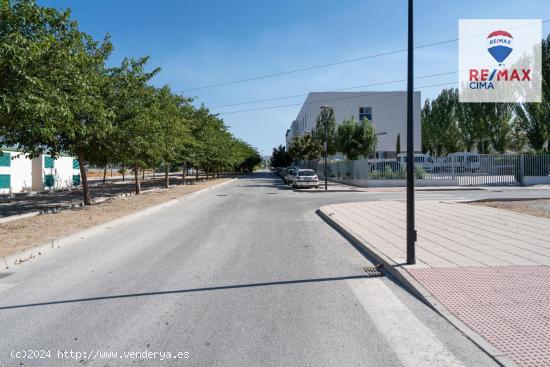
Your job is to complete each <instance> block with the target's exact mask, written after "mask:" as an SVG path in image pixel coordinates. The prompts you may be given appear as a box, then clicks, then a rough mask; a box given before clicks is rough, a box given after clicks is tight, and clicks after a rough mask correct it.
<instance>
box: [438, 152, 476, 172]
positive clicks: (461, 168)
mask: <svg viewBox="0 0 550 367" xmlns="http://www.w3.org/2000/svg"><path fill="white" fill-rule="evenodd" d="M446 165H447V166H449V167H452V166H453V165H454V167H455V169H456V170H457V172H478V171H479V169H480V168H481V157H480V155H479V154H478V153H471V152H459V153H451V154H449V155H447V159H446Z"/></svg>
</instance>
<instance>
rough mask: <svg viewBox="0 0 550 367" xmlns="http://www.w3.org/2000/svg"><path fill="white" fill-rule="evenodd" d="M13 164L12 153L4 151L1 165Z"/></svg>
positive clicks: (0, 159)
mask: <svg viewBox="0 0 550 367" xmlns="http://www.w3.org/2000/svg"><path fill="white" fill-rule="evenodd" d="M10 165H11V154H10V153H2V155H0V167H9V166H10Z"/></svg>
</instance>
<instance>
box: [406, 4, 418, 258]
mask: <svg viewBox="0 0 550 367" xmlns="http://www.w3.org/2000/svg"><path fill="white" fill-rule="evenodd" d="M408 13H409V14H408V23H409V24H408V48H407V59H408V60H407V264H409V265H412V264H415V263H416V258H415V242H416V229H415V226H414V139H413V138H414V125H413V90H414V85H413V73H414V68H413V47H414V43H413V0H409V9H408Z"/></svg>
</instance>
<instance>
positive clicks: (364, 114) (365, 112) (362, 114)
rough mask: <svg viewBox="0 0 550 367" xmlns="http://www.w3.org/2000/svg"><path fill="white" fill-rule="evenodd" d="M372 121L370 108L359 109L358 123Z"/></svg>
mask: <svg viewBox="0 0 550 367" xmlns="http://www.w3.org/2000/svg"><path fill="white" fill-rule="evenodd" d="M364 119H367V120H369V121H372V107H359V121H363V120H364Z"/></svg>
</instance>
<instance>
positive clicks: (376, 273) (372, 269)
mask: <svg viewBox="0 0 550 367" xmlns="http://www.w3.org/2000/svg"><path fill="white" fill-rule="evenodd" d="M381 268H382V267H381V266H363V270H364V271H365V273H367V276H368V277H369V278H375V277H383V276H384V274H383V273H382V272H381V271H380V269H381Z"/></svg>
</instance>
